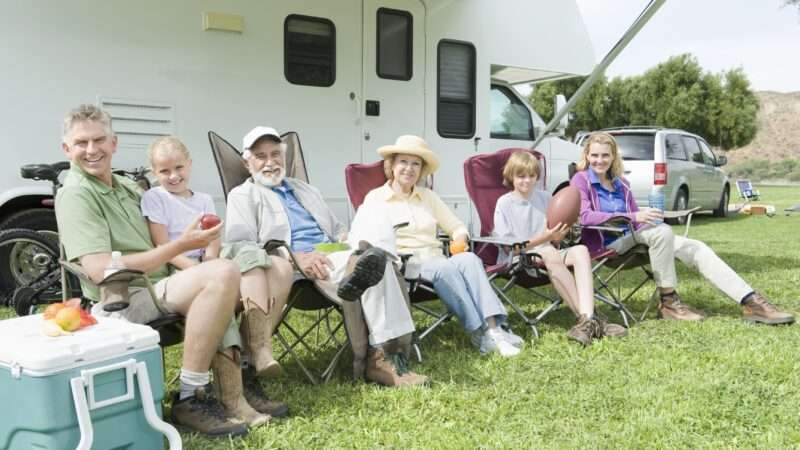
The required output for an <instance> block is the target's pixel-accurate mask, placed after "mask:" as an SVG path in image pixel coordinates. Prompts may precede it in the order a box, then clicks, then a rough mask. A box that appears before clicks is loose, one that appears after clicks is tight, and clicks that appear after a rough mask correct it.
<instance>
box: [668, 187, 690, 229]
mask: <svg viewBox="0 0 800 450" xmlns="http://www.w3.org/2000/svg"><path fill="white" fill-rule="evenodd" d="M688 207H689V193H688V192H687V191H686V189H683V188H681V190H679V191H678V196H677V197H676V198H675V207H674V208H673V210H674V211H680V210H683V209H687V208H688ZM667 223H668V224H670V225H684V224H685V223H686V216H682V217H676V218H674V219H667Z"/></svg>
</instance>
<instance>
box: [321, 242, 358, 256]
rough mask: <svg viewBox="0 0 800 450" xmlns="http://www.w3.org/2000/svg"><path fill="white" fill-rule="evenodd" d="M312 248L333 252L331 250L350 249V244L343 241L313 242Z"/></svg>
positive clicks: (323, 251)
mask: <svg viewBox="0 0 800 450" xmlns="http://www.w3.org/2000/svg"><path fill="white" fill-rule="evenodd" d="M314 250H316V251H318V252H320V253H326V254H327V253H333V252H341V251H344V250H350V246H349V245H347V244H346V243H344V242H323V243H321V244H315V245H314Z"/></svg>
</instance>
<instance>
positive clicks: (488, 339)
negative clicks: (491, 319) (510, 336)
mask: <svg viewBox="0 0 800 450" xmlns="http://www.w3.org/2000/svg"><path fill="white" fill-rule="evenodd" d="M490 352H497V353H499V354H500V356H503V357H505V358H508V357H511V356H517V355H519V352H520V349H518V348H517V347H514V346H513V345H511V343H510V342H508V341H506V340H505V339H504V338H503V335H502V333H501V332H500V330H499V329H498V328H490V329H489V330H487V331H486V332H485V333H484V334H483V338H482V339H481V353H483V354H486V353H490Z"/></svg>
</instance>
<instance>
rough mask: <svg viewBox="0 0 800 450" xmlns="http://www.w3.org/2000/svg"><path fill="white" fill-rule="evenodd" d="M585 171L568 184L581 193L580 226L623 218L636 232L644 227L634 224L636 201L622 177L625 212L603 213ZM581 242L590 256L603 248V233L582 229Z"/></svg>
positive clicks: (577, 174) (576, 175)
mask: <svg viewBox="0 0 800 450" xmlns="http://www.w3.org/2000/svg"><path fill="white" fill-rule="evenodd" d="M587 170H591V169H587ZM587 170H581V171H580V172H578V173H576V174H575V176H574V177H572V180H570V182H569V184H570V185H571V186H574V187H576V188H578V190H579V191H580V192H581V215H580V220H581V225H584V226H585V225H601V224H604V223H606V222H608V221H610V220H613V219H619V218H625V219H628V220H630V221H631V222H632V223H633V224H634V227H635V228H636V229H637V230H638V229H640V228H642V227H643V226H644V225H645V224H644V223H637V222H635V220H636V212H637V211H639V207H638V206H637V205H636V200H635V199H634V198H633V194H632V193H631V186H630V183H628V180H626V179H625V178H622V177H620V179H619V180H620V182H621V183H622V192H623V194H624V195H625V209H626V212H624V213H622V212H616V213H608V212H603V211H601V210H600V199H599V198H598V197H597V191H595V189H594V186H592V183H591V181H589V174H588V172H587ZM581 241H582V242H583V244H584V245H586V247H588V248H589V252H590V253H592V254H594V253H597V252H599V251H601V250H603V248H604V247H603V232H602V231H600V230H589V229H586V228H583V230H582V231H581Z"/></svg>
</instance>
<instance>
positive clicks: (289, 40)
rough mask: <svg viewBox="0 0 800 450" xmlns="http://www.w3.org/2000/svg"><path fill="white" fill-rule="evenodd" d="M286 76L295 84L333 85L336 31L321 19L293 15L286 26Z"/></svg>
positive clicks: (327, 21) (284, 70)
mask: <svg viewBox="0 0 800 450" xmlns="http://www.w3.org/2000/svg"><path fill="white" fill-rule="evenodd" d="M283 50H284V59H283V61H284V63H283V73H284V75H285V76H286V79H287V80H288V81H289V82H290V83H293V84H301V85H306V86H331V85H332V84H333V82H334V81H335V79H336V28H335V27H334V26H333V22H331V21H330V20H328V19H323V18H320V17H308V16H298V15H291V16H289V17H287V18H286V22H284V25H283Z"/></svg>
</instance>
